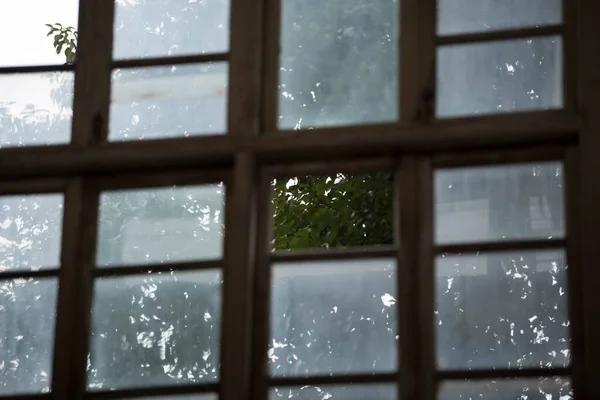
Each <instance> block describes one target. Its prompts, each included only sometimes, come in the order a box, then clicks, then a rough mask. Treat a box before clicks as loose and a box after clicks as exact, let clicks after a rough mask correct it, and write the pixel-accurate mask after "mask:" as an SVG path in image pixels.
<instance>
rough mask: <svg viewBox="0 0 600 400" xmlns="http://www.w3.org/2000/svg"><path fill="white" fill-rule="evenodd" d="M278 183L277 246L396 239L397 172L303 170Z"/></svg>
mask: <svg viewBox="0 0 600 400" xmlns="http://www.w3.org/2000/svg"><path fill="white" fill-rule="evenodd" d="M272 186H273V206H274V207H273V208H274V216H273V236H274V240H273V249H274V250H293V249H306V248H319V247H325V248H329V247H348V246H367V245H378V244H391V243H393V241H394V233H393V226H394V223H393V201H394V198H393V197H394V176H393V174H392V173H389V172H379V173H370V174H361V175H344V174H337V175H331V176H310V175H309V176H300V177H293V178H286V179H277V180H274V181H273V182H272Z"/></svg>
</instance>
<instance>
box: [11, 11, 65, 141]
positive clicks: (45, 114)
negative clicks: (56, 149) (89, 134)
mask: <svg viewBox="0 0 600 400" xmlns="http://www.w3.org/2000/svg"><path fill="white" fill-rule="evenodd" d="M1 18H2V17H0V19H1ZM0 29H2V28H1V27H0ZM5 42H7V41H4V43H5ZM73 79H74V78H73V73H71V72H50V73H26V74H7V75H0V87H2V92H1V93H0V148H2V147H18V146H32V145H39V146H41V145H46V144H62V143H68V142H69V141H70V140H71V118H72V116H73Z"/></svg>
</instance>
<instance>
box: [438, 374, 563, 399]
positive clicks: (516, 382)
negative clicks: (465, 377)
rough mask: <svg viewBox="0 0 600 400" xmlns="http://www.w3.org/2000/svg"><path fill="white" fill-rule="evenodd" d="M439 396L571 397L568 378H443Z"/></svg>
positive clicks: (463, 397)
mask: <svg viewBox="0 0 600 400" xmlns="http://www.w3.org/2000/svg"><path fill="white" fill-rule="evenodd" d="M437 398H438V400H471V399H477V400H517V399H518V400H538V399H539V400H573V399H574V396H573V389H572V388H571V381H570V380H569V379H568V378H563V377H559V378H538V379H494V380H490V381H486V380H482V381H457V382H444V383H442V384H441V385H440V389H439V392H438V397H437Z"/></svg>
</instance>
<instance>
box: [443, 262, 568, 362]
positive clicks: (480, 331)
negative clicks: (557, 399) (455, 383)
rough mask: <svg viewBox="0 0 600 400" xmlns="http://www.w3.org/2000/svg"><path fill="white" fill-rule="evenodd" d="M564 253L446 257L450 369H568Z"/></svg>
mask: <svg viewBox="0 0 600 400" xmlns="http://www.w3.org/2000/svg"><path fill="white" fill-rule="evenodd" d="M566 269H567V265H566V256H565V254H564V252H562V251H538V252H524V251H522V252H506V253H491V254H490V253H478V254H472V255H462V256H440V257H438V259H437V266H436V271H437V272H436V311H435V321H436V327H437V361H438V365H439V366H440V367H441V368H443V369H474V368H525V367H556V366H567V365H568V364H569V362H570V346H569V343H570V336H569V325H570V324H569V317H568V310H567V295H566V292H567V276H566V275H567V272H566Z"/></svg>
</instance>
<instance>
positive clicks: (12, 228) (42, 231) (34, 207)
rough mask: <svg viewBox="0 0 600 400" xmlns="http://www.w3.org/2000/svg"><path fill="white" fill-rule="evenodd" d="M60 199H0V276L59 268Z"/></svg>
mask: <svg viewBox="0 0 600 400" xmlns="http://www.w3.org/2000/svg"><path fill="white" fill-rule="evenodd" d="M62 223H63V195H62V194H41V195H26V196H5V197H0V272H1V271H8V270H31V271H35V270H39V269H46V268H57V267H59V266H60V248H61V237H62Z"/></svg>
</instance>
